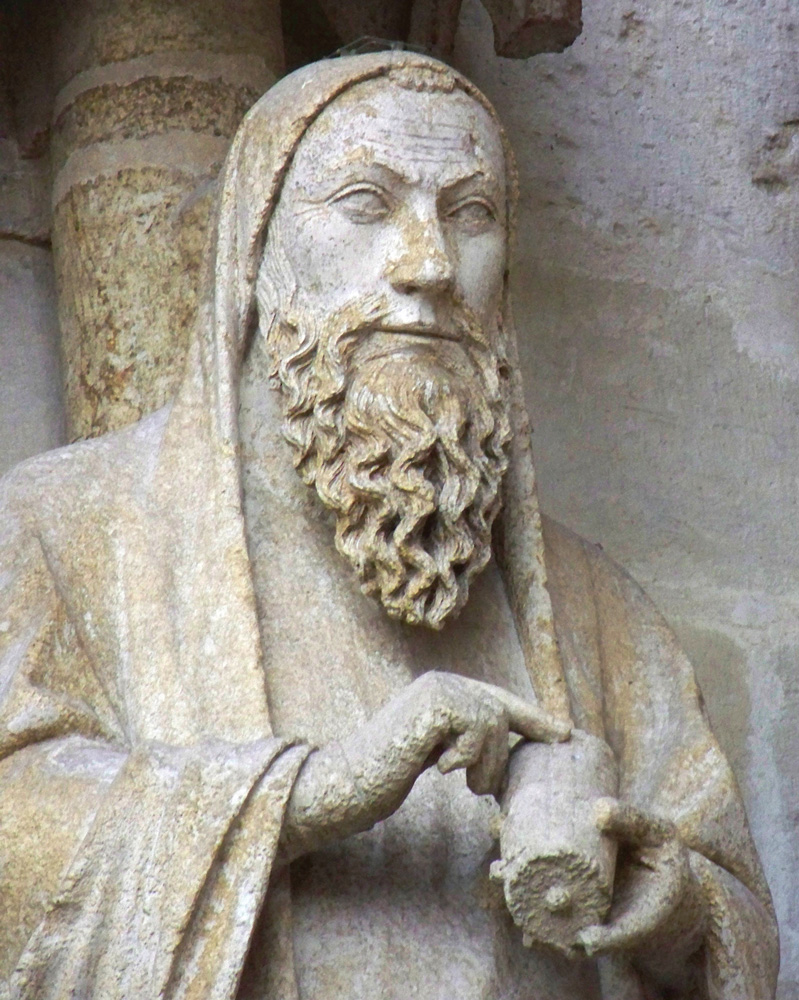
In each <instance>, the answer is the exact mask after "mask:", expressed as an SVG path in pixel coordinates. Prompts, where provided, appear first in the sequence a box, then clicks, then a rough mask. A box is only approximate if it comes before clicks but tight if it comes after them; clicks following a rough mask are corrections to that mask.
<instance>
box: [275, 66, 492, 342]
mask: <svg viewBox="0 0 799 1000" xmlns="http://www.w3.org/2000/svg"><path fill="white" fill-rule="evenodd" d="M505 198H506V196H505V161H504V155H503V150H502V143H501V139H500V136H499V134H498V132H497V128H496V125H495V124H494V122H493V121H492V120H491V118H490V117H489V115H488V113H487V112H486V111H485V109H484V108H482V107H481V106H480V105H479V104H477V103H476V102H475V101H473V100H472V99H471V98H470V97H468V96H467V95H466V94H464V93H463V92H462V91H459V90H453V91H452V93H449V94H447V93H441V92H432V93H430V92H421V93H420V92H418V91H413V90H407V89H405V88H403V87H400V86H397V85H395V84H391V83H386V82H384V81H374V82H369V83H365V84H360V85H358V86H356V87H353V88H352V89H351V90H350V91H348V92H347V93H345V94H344V95H343V96H342V97H341V98H339V99H338V100H337V101H336V102H334V103H333V104H332V105H331V106H330V107H329V108H327V110H326V111H325V112H324V113H323V114H322V115H321V116H320V118H319V119H317V121H316V122H315V123H314V125H313V126H312V127H311V129H309V131H308V133H307V134H306V136H305V138H304V139H303V141H302V143H301V144H300V146H299V148H298V150H297V153H296V155H295V158H294V162H293V165H292V168H291V171H290V173H289V175H288V177H287V178H286V182H285V185H284V188H283V191H282V192H281V197H280V205H279V209H278V212H279V215H280V225H281V227H282V229H283V235H284V239H285V248H286V253H287V256H288V259H289V260H290V262H291V265H292V267H293V269H294V272H295V274H296V275H297V276H298V277H299V278H300V279H301V281H302V285H303V291H304V294H305V295H306V296H307V301H308V303H309V304H311V305H317V306H318V307H319V308H321V309H328V310H331V309H337V308H341V307H342V306H345V305H346V304H347V303H348V302H349V301H350V300H351V299H353V298H360V297H370V296H371V297H374V296H376V295H377V296H382V297H383V298H384V300H385V307H386V312H387V314H386V316H385V317H384V319H383V320H382V321H381V324H382V325H384V327H385V329H386V330H389V331H391V332H395V333H397V335H398V336H402V334H400V332H399V331H403V330H406V331H408V333H410V334H411V335H414V334H416V335H418V334H432V335H436V334H438V335H442V336H447V335H451V333H452V331H451V309H452V302H453V300H460V301H463V302H464V303H465V304H466V305H467V306H468V307H469V308H470V309H471V310H472V311H473V313H474V314H475V316H476V318H477V319H478V321H479V322H480V323H481V324H482V325H484V326H488V325H489V324H490V323H491V322H493V319H494V317H495V315H496V313H497V310H498V308H499V301H500V296H501V293H502V279H503V272H504V267H505V243H506V225H505Z"/></svg>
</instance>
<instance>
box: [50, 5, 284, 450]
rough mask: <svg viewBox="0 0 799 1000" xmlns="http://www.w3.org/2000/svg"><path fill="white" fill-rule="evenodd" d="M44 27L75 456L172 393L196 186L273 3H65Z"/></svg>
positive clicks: (234, 118)
mask: <svg viewBox="0 0 799 1000" xmlns="http://www.w3.org/2000/svg"><path fill="white" fill-rule="evenodd" d="M53 18H54V25H53V26H54V38H55V39H56V45H55V50H56V51H55V54H54V73H55V85H56V90H57V96H56V100H55V108H54V113H53V131H52V167H53V188H52V205H53V226H52V240H53V252H54V256H55V265H56V277H57V283H58V295H59V318H60V323H61V332H62V345H63V354H64V365H65V382H66V406H67V420H68V436H69V439H70V440H75V439H77V438H81V437H86V436H91V435H95V434H102V433H105V432H106V431H109V430H113V429H115V428H118V427H121V426H123V425H125V424H127V423H130V422H132V421H134V420H137V419H138V418H139V417H141V416H142V415H144V414H145V413H148V412H150V411H152V410H154V409H156V408H157V407H159V406H161V405H162V404H163V403H164V402H166V401H167V400H168V399H169V398H170V396H171V395H172V393H173V392H174V389H175V387H176V384H177V383H178V381H179V379H180V376H181V371H182V365H183V359H184V355H185V348H186V344H187V341H188V336H189V333H190V330H191V327H192V324H193V321H194V316H195V313H196V307H197V290H198V279H199V274H200V270H201V266H202V261H203V256H204V248H205V241H206V235H207V229H208V219H209V209H210V206H211V201H212V198H211V190H210V189H211V182H212V181H213V179H214V177H215V176H216V174H217V172H218V170H219V167H220V166H221V164H222V161H223V159H224V156H225V153H226V151H227V148H228V145H229V142H230V140H231V138H232V136H233V134H234V132H235V130H236V127H237V126H238V124H239V122H240V120H241V118H242V117H243V115H244V113H245V112H246V111H247V109H248V108H249V107H250V106H251V104H252V103H253V102H254V101H255V100H256V99H257V98H258V97H259V96H260V94H262V93H263V91H264V90H265V89H266V88H267V87H268V86H269V85H270V84H271V83H273V82H274V80H275V79H276V78H277V76H278V75H280V73H281V72H282V69H283V50H282V42H281V33H280V10H279V0H236V3H234V4H222V3H220V2H219V0H72V2H70V3H69V4H63V3H55V4H54V5H53Z"/></svg>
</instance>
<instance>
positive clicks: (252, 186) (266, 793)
mask: <svg viewBox="0 0 799 1000" xmlns="http://www.w3.org/2000/svg"><path fill="white" fill-rule="evenodd" d="M514 197H515V177H514V169H513V163H512V158H511V154H510V151H509V149H508V147H507V144H506V141H505V138H504V136H503V133H502V130H501V128H500V126H499V124H498V122H497V120H496V118H495V115H494V112H493V111H492V109H491V107H490V106H489V105H488V103H487V101H486V100H485V98H484V97H482V95H481V94H480V93H479V92H478V91H477V90H476V89H475V88H474V87H473V86H472V85H471V84H470V83H468V82H467V81H466V80H464V79H463V78H461V77H460V76H459V75H458V74H456V73H455V72H453V71H452V70H450V69H449V68H447V67H445V66H444V65H443V64H441V63H438V62H436V61H434V60H432V59H429V58H427V57H424V56H421V55H415V54H410V53H401V52H392V53H380V54H370V55H363V56H356V57H347V58H341V59H333V60H330V61H327V62H324V63H319V64H315V65H312V66H308V67H306V68H304V69H302V70H300V71H298V72H297V73H295V74H293V75H292V76H289V77H287V78H286V79H284V80H283V81H282V82H280V83H279V84H278V85H276V86H275V87H274V88H273V89H272V90H271V91H269V93H267V95H266V96H265V97H264V98H262V100H261V101H259V103H258V104H257V105H256V106H255V107H254V108H253V109H252V111H251V112H250V114H249V115H248V116H247V118H246V119H245V121H244V123H243V124H242V126H241V128H240V130H239V132H238V134H237V137H236V139H235V140H234V142H233V145H232V148H231V150H230V153H229V156H228V159H227V162H226V165H225V168H224V170H223V174H222V177H221V179H220V193H219V203H218V219H217V237H216V242H215V247H214V253H213V256H212V261H211V268H209V272H208V287H207V288H206V289H205V299H204V307H203V309H202V311H201V318H200V322H199V324H198V330H197V334H196V337H195V339H194V343H193V347H192V350H191V353H190V358H189V365H188V370H187V374H186V377H185V380H184V382H183V385H182V389H181V391H180V393H179V394H178V396H177V398H176V400H175V402H174V403H173V405H171V406H170V407H167V408H165V409H163V410H161V411H159V412H157V413H156V414H154V415H153V416H151V417H149V418H146V419H144V420H142V421H141V422H139V423H138V424H135V425H133V426H131V427H129V428H127V429H126V430H123V431H121V432H118V433H116V434H114V435H110V436H108V437H105V438H98V439H95V440H93V441H90V442H85V443H82V444H78V445H74V446H72V447H69V448H66V449H63V450H61V451H58V452H54V453H52V454H49V455H45V456H43V457H39V458H37V459H34V460H32V461H30V462H28V463H26V464H25V465H23V466H20V467H19V468H17V469H16V470H15V471H14V472H13V473H12V474H11V475H10V476H8V477H7V478H6V480H5V482H4V484H3V487H2V504H3V506H2V518H1V519H0V582H1V584H2V594H1V596H0V654H1V655H2V675H0V747H2V763H0V795H1V796H2V801H1V803H0V893H2V900H3V906H2V908H1V909H0V961H1V963H2V977H3V980H4V981H5V983H6V986H5V991H6V992H5V995H6V996H8V997H13V998H27V1000H34V998H35V1000H56V998H58V1000H63V998H65V997H76V998H77V997H79V998H82V1000H89V998H91V1000H116V998H118V1000H122V998H125V1000H133V998H137V1000H154V998H156V997H163V998H170V1000H172V998H175V1000H177V998H203V1000H222V998H226V1000H228V998H234V997H236V998H247V1000H297V998H302V1000H359V998H366V997H369V998H373V997H379V998H380V1000H400V998H402V1000H405V998H410V997H424V998H427V1000H455V998H457V1000H478V998H480V1000H483V998H492V1000H513V998H518V1000H522V998H529V1000H567V998H568V1000H574V998H576V997H579V998H581V1000H592V998H595V1000H598V998H600V997H604V998H605V1000H633V998H639V1000H643V998H653V997H660V998H666V997H670V998H678V997H679V998H683V1000H688V998H699V997H706V998H716V1000H721V998H724V1000H761V998H762V1000H767V998H770V997H773V994H774V988H775V987H774V984H775V978H776V966H777V937H776V926H775V922H774V916H773V912H772V909H771V902H770V898H769V893H768V889H767V887H766V884H765V882H764V879H763V875H762V873H761V869H760V865H759V862H758V858H757V855H756V853H755V850H754V847H753V844H752V842H751V839H750V835H749V832H748V828H747V822H746V817H745V814H744V811H743V807H742V804H741V801H740V797H739V793H738V791H737V788H736V784H735V781H734V779H733V776H732V773H731V772H730V769H729V767H728V765H727V763H726V761H725V759H724V757H723V756H722V754H721V752H720V750H719V747H718V744H717V743H716V741H715V739H714V737H713V735H712V733H711V732H710V729H709V728H708V725H707V721H706V719H705V717H704V714H703V711H702V706H701V699H700V695H699V692H698V690H697V687H696V684H695V682H694V678H693V674H692V671H691V668H690V665H689V664H688V662H687V661H686V659H685V657H684V656H683V654H682V653H681V652H680V650H679V649H678V648H677V646H676V644H675V641H674V639H673V637H672V635H671V634H670V632H669V630H668V628H667V627H666V625H665V623H664V622H663V620H662V619H661V618H660V616H659V615H658V614H657V612H656V611H655V609H654V608H653V607H652V605H651V603H650V602H649V601H648V599H647V598H646V597H645V595H644V594H643V593H642V592H641V591H640V589H639V588H638V587H637V586H636V585H635V584H634V583H633V582H632V581H631V580H630V579H629V578H628V577H627V576H626V575H625V574H624V573H623V572H622V571H621V570H619V569H618V568H617V567H616V566H614V565H613V564H612V563H611V562H610V561H609V560H608V559H607V558H606V557H604V556H603V555H602V553H601V552H600V551H599V550H598V549H597V548H596V547H594V546H592V545H590V544H588V543H587V542H584V541H583V540H581V539H580V538H578V537H576V536H574V535H573V534H571V533H570V532H568V531H567V530H566V529H564V528H562V527H560V526H559V525H557V524H556V523H554V522H552V521H549V520H547V519H542V518H541V517H540V516H539V514H538V509H537V502H536V493H535V482H534V476H533V467H532V462H531V458H530V450H529V428H528V426H527V421H526V416H525V413H524V405H523V399H522V395H521V385H520V376H519V371H518V363H517V358H516V346H515V334H514V331H513V326H512V319H511V313H510V306H509V301H508V290H507V255H508V243H509V233H510V232H511V229H512V221H513V208H514ZM509 754H510V756H509ZM611 896H612V902H611ZM609 906H610V909H608V907H609Z"/></svg>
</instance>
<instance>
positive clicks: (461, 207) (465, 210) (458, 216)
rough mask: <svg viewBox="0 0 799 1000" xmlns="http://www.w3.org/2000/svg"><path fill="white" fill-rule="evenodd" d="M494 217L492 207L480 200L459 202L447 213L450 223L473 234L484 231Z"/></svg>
mask: <svg viewBox="0 0 799 1000" xmlns="http://www.w3.org/2000/svg"><path fill="white" fill-rule="evenodd" d="M496 217H497V216H496V212H495V211H494V208H493V206H492V205H491V204H490V202H488V201H484V200H483V199H482V198H469V199H467V200H466V201H460V202H458V203H457V204H456V205H453V207H452V208H451V209H450V210H449V211H448V212H447V219H449V221H450V222H454V223H456V224H457V225H459V226H462V227H463V228H464V229H470V230H473V231H475V232H479V231H482V230H483V229H485V228H486V227H487V226H489V225H490V224H491V223H492V222H494V220H495V219H496Z"/></svg>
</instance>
